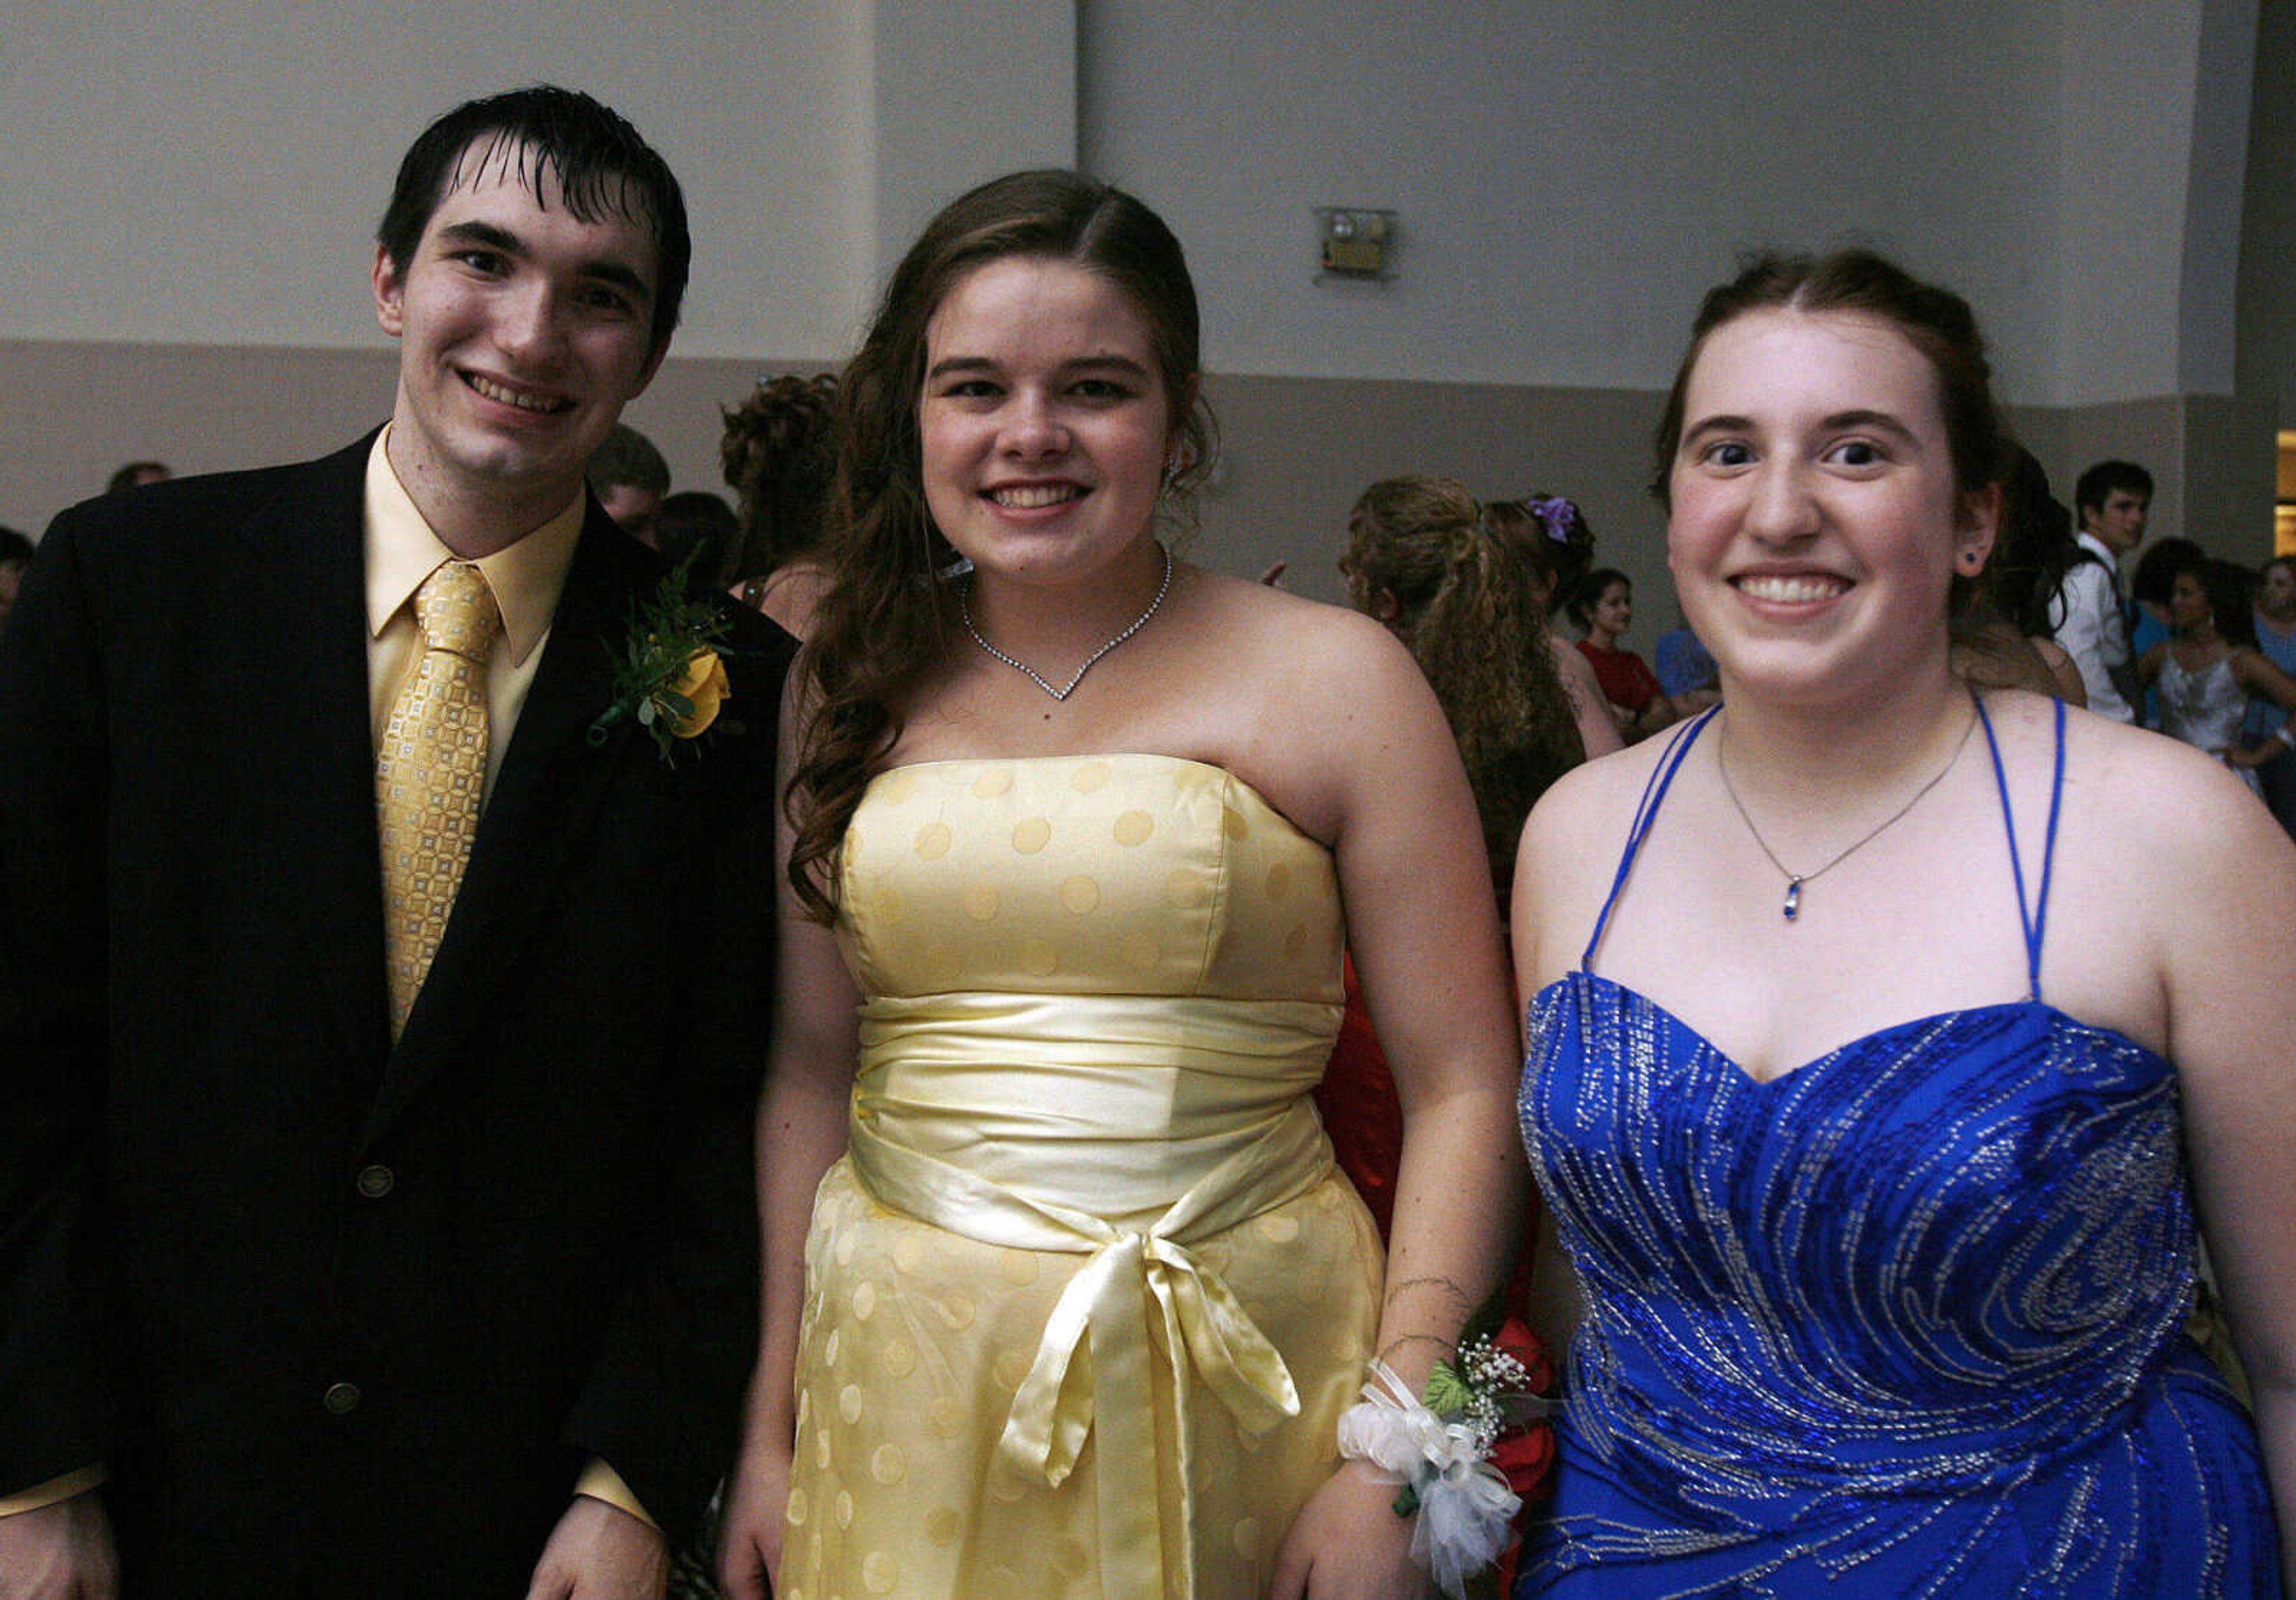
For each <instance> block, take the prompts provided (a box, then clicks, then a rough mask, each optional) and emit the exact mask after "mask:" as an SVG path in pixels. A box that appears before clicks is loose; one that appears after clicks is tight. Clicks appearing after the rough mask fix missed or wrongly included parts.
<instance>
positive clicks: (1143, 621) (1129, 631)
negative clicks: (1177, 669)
mask: <svg viewBox="0 0 2296 1600" xmlns="http://www.w3.org/2000/svg"><path fill="white" fill-rule="evenodd" d="M1156 554H1159V555H1160V556H1162V557H1163V558H1164V580H1163V581H1162V582H1161V583H1160V584H1158V585H1157V586H1156V598H1154V599H1153V600H1151V601H1150V602H1149V603H1148V609H1147V610H1146V611H1143V612H1141V613H1140V614H1139V615H1138V616H1136V617H1135V618H1133V619H1132V620H1131V621H1130V622H1129V623H1128V624H1126V625H1125V627H1124V628H1123V630H1122V631H1121V632H1119V634H1118V635H1117V636H1115V637H1114V638H1112V639H1111V640H1109V642H1108V643H1107V644H1103V645H1102V646H1101V647H1100V648H1099V649H1098V650H1095V651H1094V652H1092V653H1091V654H1090V655H1088V656H1087V657H1085V658H1084V665H1083V666H1081V667H1079V668H1078V669H1076V676H1075V677H1072V678H1070V679H1069V681H1068V683H1067V684H1066V685H1063V686H1062V687H1061V688H1058V689H1055V688H1054V687H1053V685H1052V683H1051V681H1050V680H1049V679H1047V678H1046V677H1045V676H1044V674H1042V673H1040V672H1038V671H1037V669H1035V668H1034V667H1031V666H1029V663H1028V662H1026V661H1015V660H1013V658H1012V657H1011V656H1009V655H1006V654H1005V652H1003V651H1001V650H999V649H997V648H996V645H994V644H990V643H989V642H988V640H987V639H985V638H983V637H982V636H981V634H980V629H979V628H975V627H974V626H973V625H972V579H971V578H970V577H968V578H966V579H965V584H964V588H963V589H961V590H959V591H958V593H957V596H956V609H957V612H958V614H959V615H961V616H962V617H964V631H965V632H967V633H969V634H971V635H972V642H973V643H974V644H978V645H980V648H981V649H983V650H985V651H987V652H988V653H989V654H990V655H993V656H995V657H996V659H997V660H998V661H1002V662H1004V663H1005V665H1006V666H1007V667H1010V668H1011V669H1013V671H1015V672H1018V673H1020V674H1021V676H1022V677H1026V678H1027V679H1028V680H1029V682H1030V683H1032V684H1034V685H1037V687H1038V688H1039V689H1042V690H1043V691H1044V692H1045V693H1047V694H1049V695H1051V696H1052V697H1053V698H1054V700H1066V699H1067V698H1068V697H1069V696H1070V695H1071V694H1073V693H1076V686H1077V685H1078V684H1080V683H1082V682H1084V675H1085V674H1086V673H1087V672H1089V671H1091V670H1092V669H1093V668H1094V667H1095V666H1096V665H1097V664H1098V663H1099V661H1100V658H1101V657H1103V656H1104V655H1106V654H1107V653H1108V652H1110V651H1111V650H1113V649H1115V648H1116V647H1117V646H1118V645H1119V644H1123V643H1124V641H1125V640H1127V639H1128V638H1130V637H1131V636H1133V635H1134V634H1136V633H1138V632H1139V631H1140V630H1141V629H1142V628H1145V627H1147V626H1148V619H1149V618H1151V617H1152V616H1154V615H1155V614H1156V608H1157V607H1158V606H1160V605H1161V604H1163V603H1164V596H1165V595H1167V594H1169V592H1170V591H1171V587H1172V553H1171V552H1170V551H1169V550H1167V549H1165V548H1164V546H1163V544H1162V542H1161V541H1159V542H1158V544H1157V546H1156Z"/></svg>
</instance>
